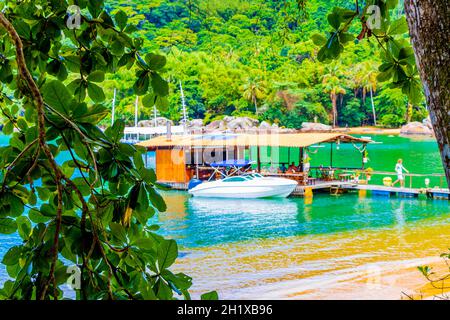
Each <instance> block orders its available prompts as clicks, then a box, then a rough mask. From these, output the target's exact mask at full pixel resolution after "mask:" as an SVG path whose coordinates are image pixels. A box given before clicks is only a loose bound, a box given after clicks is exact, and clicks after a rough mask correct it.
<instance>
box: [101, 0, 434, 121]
mask: <svg viewBox="0 0 450 320" xmlns="http://www.w3.org/2000/svg"><path fill="white" fill-rule="evenodd" d="M108 3H109V6H110V8H111V11H112V12H113V13H114V12H115V11H117V10H118V9H121V10H123V11H124V12H126V13H127V14H128V15H129V16H130V21H133V22H135V23H136V25H137V26H138V32H137V33H138V34H139V35H140V36H141V37H142V38H143V39H145V43H144V46H143V47H144V48H145V49H146V50H148V51H149V52H159V53H163V54H165V55H166V56H167V58H168V66H167V72H166V77H167V78H168V80H169V81H170V82H171V88H170V95H169V98H168V103H167V107H166V108H164V109H163V110H161V111H159V114H160V115H162V116H165V117H168V118H170V119H172V120H174V121H178V120H180V118H181V116H182V112H181V99H180V88H179V83H180V81H181V83H182V85H183V89H184V93H185V95H186V102H187V105H188V109H189V117H190V118H205V119H206V120H207V122H209V121H211V120H213V119H216V118H220V117H223V116H224V115H232V116H250V117H254V118H258V119H259V120H267V121H268V122H270V123H278V124H279V125H280V126H285V127H291V128H299V127H300V126H301V123H302V122H304V121H317V122H323V123H333V114H332V109H333V104H335V106H336V108H337V119H336V122H337V125H339V126H341V127H343V126H360V125H373V124H375V121H376V120H377V122H376V123H377V124H378V125H381V126H384V127H398V126H400V125H402V124H404V123H406V122H409V121H422V119H424V118H425V117H426V116H427V111H426V107H425V103H424V102H422V103H416V104H412V103H410V102H409V101H408V98H407V97H406V95H404V94H403V93H402V91H401V89H398V88H392V87H391V86H390V84H389V83H380V82H379V81H377V74H378V73H379V72H378V67H379V65H380V59H379V57H378V52H379V51H377V50H376V45H377V44H376V43H373V42H374V40H371V41H368V40H367V39H364V40H362V41H361V42H360V43H357V42H358V41H357V40H355V42H351V43H349V44H348V45H347V46H346V50H345V52H344V53H343V55H342V57H341V58H340V59H339V60H338V61H334V62H332V63H328V64H324V63H320V62H319V61H318V60H317V53H318V50H319V47H318V46H317V45H315V44H314V43H313V41H312V40H311V37H312V36H313V35H314V34H316V33H317V32H318V31H319V32H321V31H325V30H326V27H327V14H328V13H329V12H331V11H332V9H333V7H335V6H341V7H348V6H352V5H353V3H352V2H348V1H344V0H334V1H319V0H314V1H307V2H306V8H305V9H306V10H299V8H298V3H297V2H296V1H287V2H284V1H274V0H272V1H268V0H227V1H220V0H208V1H206V0H192V1H174V0H153V1H150V2H149V1H144V0H137V1H124V0H111V1H108ZM149 3H150V4H149ZM113 8H114V9H113ZM398 8H400V9H398V11H397V12H396V15H397V16H398V17H401V16H402V15H403V11H402V9H401V8H402V6H399V7H398ZM350 31H354V32H353V33H356V34H357V32H359V30H350ZM133 74H134V71H133V70H129V73H128V74H127V73H121V74H117V75H115V76H114V78H113V79H111V81H109V82H107V85H106V88H105V93H106V94H107V98H108V99H111V100H112V96H113V88H117V90H118V100H117V103H118V107H117V113H118V115H119V116H120V117H123V118H124V119H126V120H128V121H129V122H130V124H131V123H132V122H133V119H134V111H133V110H134V109H133V108H134V107H133V105H134V102H135V97H134V96H133V91H132V87H133V82H132V81H131V79H132V78H133ZM371 97H373V105H374V109H375V113H376V120H375V119H374V112H373V107H372V101H371ZM111 100H110V101H111ZM422 101H424V100H422ZM152 117H153V108H152V107H151V106H148V105H147V108H140V115H139V118H140V120H143V119H149V118H152Z"/></svg>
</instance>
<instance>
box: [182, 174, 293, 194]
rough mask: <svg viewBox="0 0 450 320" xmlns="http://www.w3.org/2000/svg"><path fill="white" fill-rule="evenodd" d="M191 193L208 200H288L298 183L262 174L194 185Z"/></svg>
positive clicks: (190, 190) (232, 177)
mask: <svg viewBox="0 0 450 320" xmlns="http://www.w3.org/2000/svg"><path fill="white" fill-rule="evenodd" d="M191 186H192V187H191V188H190V189H189V193H190V194H192V195H193V196H194V197H208V198H234V199H245V198H247V199H254V198H272V197H274V198H286V197H288V196H289V195H290V194H291V193H292V192H293V191H294V190H295V187H297V182H296V181H294V180H290V179H284V178H275V177H274V178H272V177H263V176H261V175H260V174H257V173H253V174H246V175H241V176H231V177H227V178H224V179H221V180H217V181H211V182H202V183H200V182H199V184H197V185H195V184H192V185H191Z"/></svg>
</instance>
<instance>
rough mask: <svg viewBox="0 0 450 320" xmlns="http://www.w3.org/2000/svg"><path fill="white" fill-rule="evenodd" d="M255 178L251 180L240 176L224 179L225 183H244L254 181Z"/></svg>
mask: <svg viewBox="0 0 450 320" xmlns="http://www.w3.org/2000/svg"><path fill="white" fill-rule="evenodd" d="M252 179H253V178H249V177H247V176H238V177H228V178H225V179H223V180H222V181H223V182H244V181H249V180H252Z"/></svg>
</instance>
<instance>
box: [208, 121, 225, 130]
mask: <svg viewBox="0 0 450 320" xmlns="http://www.w3.org/2000/svg"><path fill="white" fill-rule="evenodd" d="M206 129H208V130H224V129H225V122H224V121H223V120H215V121H213V122H211V123H210V124H208V125H207V126H206Z"/></svg>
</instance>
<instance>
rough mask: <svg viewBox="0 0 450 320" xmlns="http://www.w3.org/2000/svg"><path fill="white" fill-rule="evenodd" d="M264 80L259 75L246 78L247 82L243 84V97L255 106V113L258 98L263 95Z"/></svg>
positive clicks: (256, 111) (261, 97)
mask: <svg viewBox="0 0 450 320" xmlns="http://www.w3.org/2000/svg"><path fill="white" fill-rule="evenodd" d="M265 93H266V88H265V82H264V81H263V80H261V79H260V78H259V77H255V78H248V79H247V83H246V84H244V86H243V97H244V99H245V100H247V101H250V102H251V103H253V105H254V106H255V113H256V114H257V113H258V100H261V99H263V98H264V97H265Z"/></svg>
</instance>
